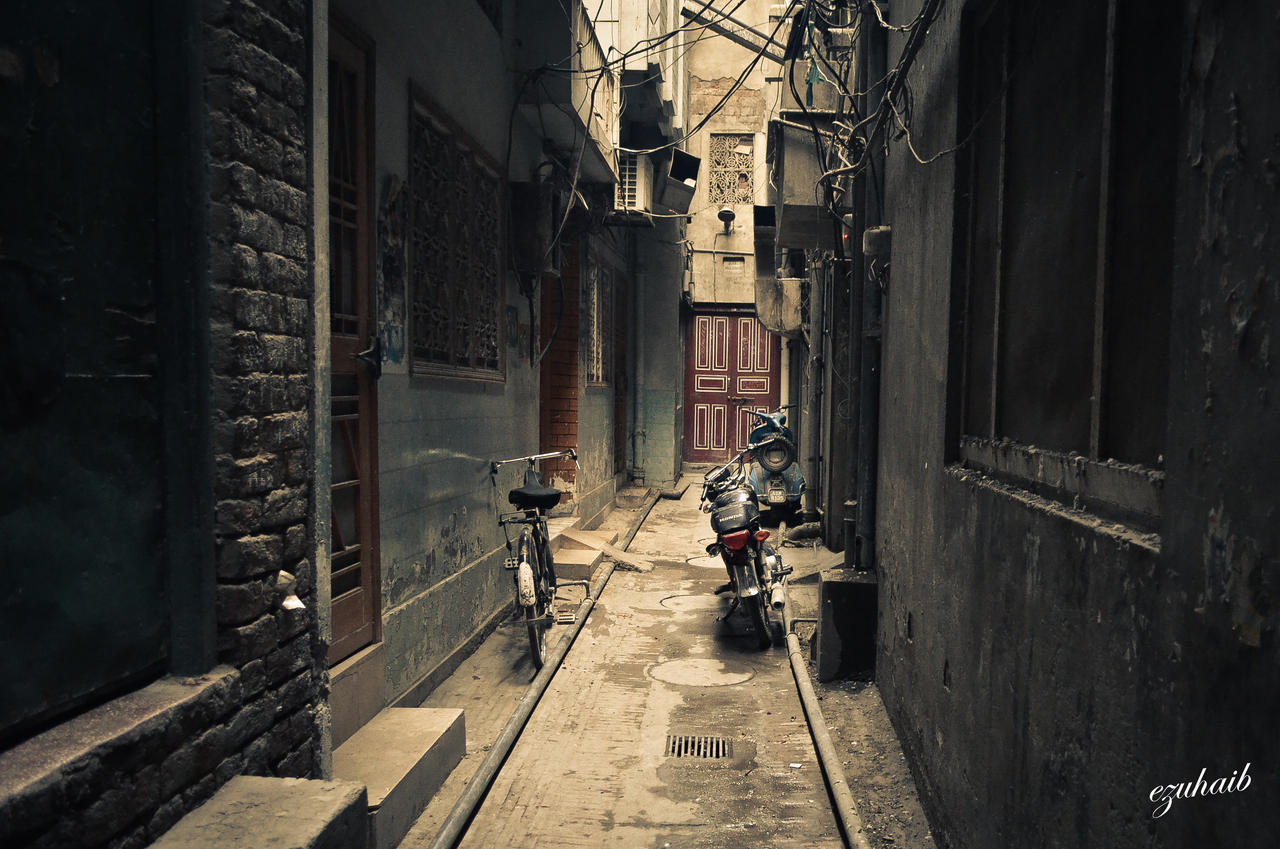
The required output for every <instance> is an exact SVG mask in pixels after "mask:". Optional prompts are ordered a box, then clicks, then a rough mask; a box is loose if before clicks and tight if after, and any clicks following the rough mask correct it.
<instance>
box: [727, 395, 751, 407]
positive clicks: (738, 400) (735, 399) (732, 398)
mask: <svg viewBox="0 0 1280 849" xmlns="http://www.w3.org/2000/svg"><path fill="white" fill-rule="evenodd" d="M727 400H729V401H733V402H734V403H736V404H739V405H741V404H745V403H747V402H748V401H750V400H751V399H750V398H744V397H743V396H741V395H730V396H729V397H728V399H727Z"/></svg>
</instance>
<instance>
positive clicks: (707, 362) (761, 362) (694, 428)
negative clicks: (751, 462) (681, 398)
mask: <svg viewBox="0 0 1280 849" xmlns="http://www.w3.org/2000/svg"><path fill="white" fill-rule="evenodd" d="M687 351H688V353H687V361H686V364H685V410H686V413H685V451H684V459H685V460H686V461H688V462H691V463H720V462H724V461H725V460H727V459H728V458H729V457H730V456H731V455H732V454H735V453H737V452H738V451H741V450H742V449H743V448H745V447H746V446H747V442H748V436H749V435H750V433H751V430H752V428H753V427H754V419H753V418H752V417H751V416H750V415H748V414H747V412H746V411H747V410H756V411H759V412H762V413H764V412H770V411H772V410H773V409H774V408H775V407H776V406H777V404H778V386H779V383H778V379H779V368H778V353H779V347H778V339H777V337H775V336H773V335H772V334H770V333H769V332H768V331H767V330H766V329H765V328H764V325H762V324H760V322H759V321H757V320H756V318H755V316H753V315H748V314H746V313H719V314H717V313H698V314H695V315H694V317H693V320H692V321H691V322H690V323H689V339H688V346H687Z"/></svg>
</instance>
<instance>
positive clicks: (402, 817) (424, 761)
mask: <svg viewBox="0 0 1280 849" xmlns="http://www.w3.org/2000/svg"><path fill="white" fill-rule="evenodd" d="M466 745H467V737H466V725H465V722H464V720H463V716H462V711H460V710H454V709H447V708H387V709H385V710H383V711H381V712H379V713H378V715H377V716H375V717H374V718H373V719H371V720H370V721H369V722H368V723H367V724H366V725H365V726H364V727H363V728H361V729H360V730H359V731H357V732H356V733H355V734H353V735H352V736H351V739H350V740H348V741H347V742H345V743H343V744H342V745H341V746H339V747H338V748H337V749H334V752H333V775H334V778H337V779H341V780H343V781H353V782H358V783H360V784H363V785H365V786H366V787H367V788H368V793H369V830H370V834H371V836H372V839H371V842H370V846H371V847H372V849H391V847H394V846H396V845H397V844H398V843H399V842H400V841H401V840H402V839H403V838H404V836H405V833H406V832H408V830H409V827H410V826H411V825H413V821H414V820H415V819H417V817H418V815H419V814H420V813H422V810H423V808H425V807H426V804H427V802H428V801H430V799H431V797H432V796H433V795H434V794H435V792H436V791H437V790H439V789H440V785H441V784H443V783H444V780H445V779H446V778H447V777H448V776H449V773H450V772H452V771H453V768H454V767H455V766H457V765H458V762H459V761H461V760H462V756H463V755H464V754H466Z"/></svg>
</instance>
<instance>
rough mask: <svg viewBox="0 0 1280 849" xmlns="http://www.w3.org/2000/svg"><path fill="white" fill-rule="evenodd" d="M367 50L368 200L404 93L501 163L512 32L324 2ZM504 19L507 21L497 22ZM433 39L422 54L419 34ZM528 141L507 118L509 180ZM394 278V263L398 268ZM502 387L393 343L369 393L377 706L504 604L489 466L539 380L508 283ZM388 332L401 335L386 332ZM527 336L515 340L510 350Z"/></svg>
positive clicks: (506, 444) (496, 497) (411, 7)
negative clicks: (427, 365)
mask: <svg viewBox="0 0 1280 849" xmlns="http://www.w3.org/2000/svg"><path fill="white" fill-rule="evenodd" d="M335 5H336V7H337V8H338V9H339V11H341V12H343V13H344V14H345V15H346V16H347V17H348V18H350V19H351V20H352V21H354V22H355V23H356V24H357V25H358V26H359V27H360V28H361V29H363V30H364V32H365V33H366V34H367V35H368V36H369V37H371V38H372V39H373V41H374V43H375V47H374V52H375V56H376V61H377V69H376V75H375V89H376V92H375V101H376V112H377V121H376V128H375V134H376V138H375V151H376V154H375V158H376V163H375V171H376V175H377V187H378V201H379V204H382V203H383V202H384V201H385V199H386V197H387V189H388V186H389V185H391V183H389V180H399V181H400V182H401V183H403V182H404V181H405V180H407V178H408V157H409V151H408V128H409V85H410V82H412V83H413V84H414V85H416V86H418V87H419V88H420V89H422V90H423V91H424V92H425V93H426V94H427V96H428V97H429V98H430V99H431V100H432V101H434V102H435V104H437V105H438V106H439V107H440V108H441V109H443V110H444V111H445V112H446V113H447V114H448V117H449V118H450V119H451V120H452V121H453V122H454V123H455V124H456V125H457V126H458V127H459V128H460V129H461V130H462V131H463V132H465V133H466V134H467V135H468V136H470V137H471V139H472V140H474V141H475V142H476V143H478V144H479V145H480V146H481V147H482V148H483V149H484V150H485V151H486V152H487V154H488V155H489V156H490V157H491V158H492V159H493V160H494V161H495V162H497V163H499V166H501V164H502V163H503V161H504V155H505V152H506V143H507V122H508V119H509V117H510V115H511V111H512V110H511V99H512V97H514V94H515V75H514V74H512V73H511V72H510V71H509V69H508V68H509V62H508V57H509V56H510V55H511V50H512V47H511V39H512V34H511V27H510V26H507V27H506V28H505V32H506V36H505V37H504V36H501V35H499V34H498V32H497V31H496V30H495V29H494V27H493V25H492V24H491V23H490V22H489V20H488V18H486V17H485V15H484V13H483V12H482V11H481V9H480V7H479V6H478V5H476V4H464V5H461V6H459V5H456V4H453V5H451V4H446V3H443V2H431V3H425V4H424V3H415V2H408V0H383V2H372V3H360V4H335ZM508 23H510V22H509V21H508ZM428 32H430V33H435V37H433V38H431V39H430V47H429V49H426V48H425V47H424V41H423V37H422V34H423V33H428ZM530 136H531V133H530V131H529V129H528V128H527V127H526V126H525V125H524V124H523V122H522V120H521V119H520V118H519V117H517V118H516V126H515V135H514V146H513V155H512V162H513V173H516V174H520V173H525V172H528V170H529V168H530V167H531V165H530V164H529V163H530V161H531V157H532V156H534V155H535V154H536V152H537V150H536V147H531V146H530V142H529V138H530ZM393 266H394V263H389V264H388V263H384V264H383V275H382V277H381V278H380V279H379V281H378V285H379V295H380V297H379V311H380V313H381V314H382V332H383V335H384V338H385V339H388V340H394V339H397V338H398V339H401V340H402V339H403V328H404V324H405V315H404V312H403V309H404V307H403V304H404V296H403V294H402V293H403V291H404V288H403V287H404V281H403V276H402V275H401V276H400V279H397V275H395V274H394V273H389V272H392V269H393ZM402 268H403V266H402ZM505 305H506V306H504V308H503V309H502V310H501V314H502V316H503V321H504V322H507V323H508V324H514V327H508V328H506V329H507V332H506V333H505V334H504V335H505V336H506V339H505V340H504V343H503V344H504V345H505V347H506V375H505V380H504V381H502V382H481V381H471V380H458V379H447V378H423V377H413V378H411V377H409V374H408V363H407V359H406V357H407V353H405V352H404V350H403V348H401V349H399V352H398V353H399V356H398V357H397V356H396V354H397V351H396V350H395V347H394V346H392V350H390V351H389V355H388V358H387V359H386V361H385V362H384V370H383V377H382V379H381V380H380V381H379V385H378V416H379V430H378V448H379V465H380V469H379V475H380V478H379V485H380V498H381V504H380V510H381V532H382V552H381V556H382V620H383V629H384V630H383V640H384V642H385V643H386V653H385V657H386V658H387V670H386V680H387V697H388V699H391V700H394V699H395V698H397V697H399V696H400V695H401V694H403V693H404V692H405V691H406V690H408V689H409V688H411V687H412V686H413V685H414V684H415V683H417V682H419V681H420V680H421V679H422V678H423V676H425V675H427V674H428V673H429V672H430V671H431V670H432V669H433V668H434V667H435V666H436V665H438V664H439V663H440V662H441V661H442V660H444V659H445V658H446V657H447V656H448V655H449V654H450V652H452V651H453V650H454V649H456V648H457V647H458V646H460V645H461V644H462V643H463V642H465V640H466V639H467V637H469V636H470V635H471V634H472V633H473V632H475V631H476V630H477V629H478V628H480V627H481V626H482V625H483V623H484V622H485V621H486V620H487V619H489V617H490V616H492V615H493V614H494V613H495V612H496V611H497V610H499V609H500V608H501V607H502V606H503V605H505V604H506V603H507V602H509V601H510V598H511V591H510V579H509V578H508V576H507V575H506V573H505V572H503V570H502V567H501V558H502V556H503V555H504V554H505V548H504V547H503V537H502V533H501V529H500V528H499V527H498V526H497V512H498V511H499V509H505V507H506V491H507V489H510V488H511V487H513V486H515V485H517V482H516V481H517V472H516V471H515V470H513V469H512V468H510V467H509V468H506V469H504V470H503V471H502V473H501V474H500V475H499V478H498V481H497V486H496V487H495V486H494V483H493V482H492V481H491V479H490V477H489V471H488V463H489V461H490V460H494V459H502V458H507V457H513V456H519V455H521V454H527V453H532V452H534V451H536V450H537V448H538V445H537V432H538V417H537V409H538V395H537V385H538V383H537V374H536V372H535V370H534V369H533V368H532V367H531V366H530V362H529V357H528V343H527V339H528V327H529V324H530V317H529V315H528V309H527V307H526V306H525V300H524V298H523V297H520V296H519V293H518V291H517V290H516V287H515V284H514V281H511V280H508V285H507V290H506V295H505ZM397 330H399V333H397ZM520 339H523V340H525V341H524V342H523V344H519V340H520Z"/></svg>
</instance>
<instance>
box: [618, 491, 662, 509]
mask: <svg viewBox="0 0 1280 849" xmlns="http://www.w3.org/2000/svg"><path fill="white" fill-rule="evenodd" d="M652 492H653V491H652V489H650V488H649V487H640V486H629V487H627V488H626V489H622V490H619V491H618V493H617V495H615V496H614V497H613V503H614V504H616V505H617V506H618V507H620V508H621V509H623V510H639V509H640V508H641V507H643V506H644V502H645V499H647V498H648V497H649V496H650V495H651V494H652Z"/></svg>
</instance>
